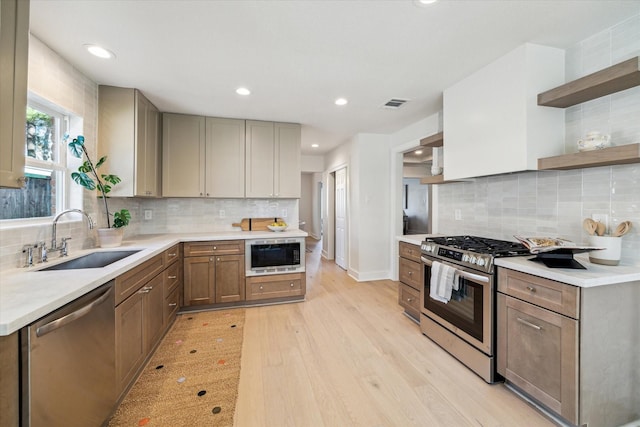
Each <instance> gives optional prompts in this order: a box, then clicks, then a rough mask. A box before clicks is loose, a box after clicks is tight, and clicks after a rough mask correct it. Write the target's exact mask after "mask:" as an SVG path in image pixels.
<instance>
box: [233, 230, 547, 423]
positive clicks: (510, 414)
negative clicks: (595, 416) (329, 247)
mask: <svg viewBox="0 0 640 427" xmlns="http://www.w3.org/2000/svg"><path fill="white" fill-rule="evenodd" d="M314 244H315V241H314V240H308V243H307V245H308V247H310V248H313V252H311V253H307V300H306V301H305V302H302V303H295V304H284V305H274V306H266V307H255V308H249V309H247V311H246V320H245V331H244V334H245V335H244V343H243V351H242V369H241V373H240V389H239V397H238V403H237V407H236V416H235V425H236V426H238V427H245V426H250V427H258V426H269V427H275V426H277V427H284V426H296V427H315V426H327V427H334V426H336V427H337V426H367V427H376V426H447V427H451V426H456V427H457V426H526V427H535V426H552V425H554V424H553V423H552V422H550V421H549V420H548V419H546V418H544V417H543V416H542V415H541V414H540V413H539V412H537V411H536V410H535V409H534V408H532V407H531V406H529V405H528V404H527V403H526V402H524V401H523V400H521V399H520V398H518V397H517V396H516V395H514V394H513V393H512V392H511V391H509V390H508V389H507V388H505V386H504V385H502V384H497V385H488V384H486V383H485V382H484V381H483V380H482V379H481V378H480V377H478V376H476V375H475V374H474V373H473V372H471V371H470V370H469V369H467V368H466V367H465V366H464V365H462V364H460V362H458V361H457V360H456V359H454V358H453V357H452V356H450V355H449V354H448V353H446V352H445V351H444V350H442V349H441V348H440V347H438V346H437V345H436V344H434V343H433V342H432V341H431V340H429V339H428V338H427V337H425V336H424V335H422V334H421V332H420V328H419V326H418V325H417V324H415V323H413V322H412V321H410V320H409V319H408V318H407V317H406V316H405V315H404V314H402V309H401V308H400V307H399V306H398V303H397V282H392V281H389V280H382V281H374V282H360V283H358V282H356V281H354V280H353V279H351V278H350V277H349V276H348V275H347V274H346V272H345V271H343V270H341V269H340V268H338V267H337V266H336V265H335V264H334V263H333V261H326V260H322V259H321V257H320V252H321V245H320V244H317V245H314Z"/></svg>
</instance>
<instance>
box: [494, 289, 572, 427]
mask: <svg viewBox="0 0 640 427" xmlns="http://www.w3.org/2000/svg"><path fill="white" fill-rule="evenodd" d="M498 369H499V372H500V373H502V374H503V375H504V377H505V378H506V379H507V380H509V381H510V382H512V383H513V384H515V385H516V386H517V387H519V388H521V389H522V390H524V391H525V392H526V393H528V394H529V395H531V396H533V397H534V398H535V399H537V400H539V401H540V402H541V403H543V404H544V405H546V406H547V407H549V408H550V409H552V410H553V411H555V412H556V413H558V414H560V415H561V416H562V417H564V418H566V419H567V420H568V421H570V422H572V423H573V424H577V422H578V321H576V320H574V319H571V318H569V317H565V316H562V315H560V314H558V313H554V312H552V311H549V310H545V309H543V308H540V307H537V306H535V305H533V304H529V303H526V302H524V301H521V300H518V299H516V298H512V297H509V296H506V295H503V294H498Z"/></svg>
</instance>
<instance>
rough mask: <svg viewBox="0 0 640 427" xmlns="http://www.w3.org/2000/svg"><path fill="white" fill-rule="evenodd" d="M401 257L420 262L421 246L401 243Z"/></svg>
mask: <svg viewBox="0 0 640 427" xmlns="http://www.w3.org/2000/svg"><path fill="white" fill-rule="evenodd" d="M399 253H400V256H401V257H402V258H408V259H410V260H413V261H418V262H420V246H417V245H412V244H411V243H407V242H400V250H399Z"/></svg>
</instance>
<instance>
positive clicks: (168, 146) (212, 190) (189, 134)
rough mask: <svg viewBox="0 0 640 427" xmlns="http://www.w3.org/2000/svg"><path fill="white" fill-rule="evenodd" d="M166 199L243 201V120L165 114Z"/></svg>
mask: <svg viewBox="0 0 640 427" xmlns="http://www.w3.org/2000/svg"><path fill="white" fill-rule="evenodd" d="M162 125H163V131H162V133H163V136H162V138H163V141H162V146H163V156H162V158H163V171H162V190H163V195H164V196H165V197H228V198H232V197H244V120H235V119H219V118H213V117H206V118H205V117H201V116H188V115H182V114H164V115H163V120H162Z"/></svg>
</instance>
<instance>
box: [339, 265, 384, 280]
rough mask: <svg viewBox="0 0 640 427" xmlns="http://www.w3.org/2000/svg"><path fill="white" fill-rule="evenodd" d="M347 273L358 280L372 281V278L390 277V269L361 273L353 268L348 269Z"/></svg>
mask: <svg viewBox="0 0 640 427" xmlns="http://www.w3.org/2000/svg"><path fill="white" fill-rule="evenodd" d="M347 274H348V275H349V276H351V277H352V278H353V280H355V281H357V282H370V281H372V280H387V279H389V272H388V271H368V272H364V273H361V272H359V271H356V270H354V269H352V268H350V269H348V270H347Z"/></svg>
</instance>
